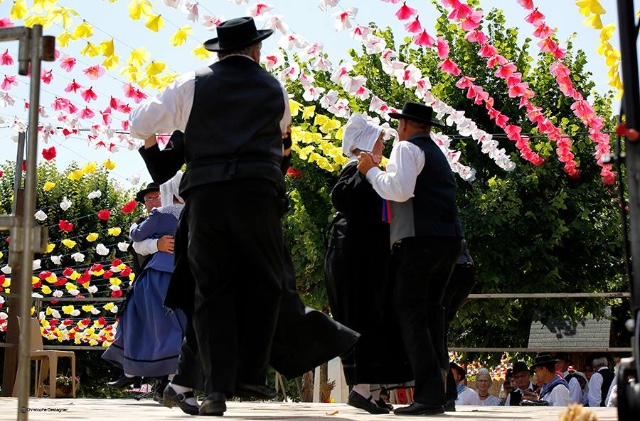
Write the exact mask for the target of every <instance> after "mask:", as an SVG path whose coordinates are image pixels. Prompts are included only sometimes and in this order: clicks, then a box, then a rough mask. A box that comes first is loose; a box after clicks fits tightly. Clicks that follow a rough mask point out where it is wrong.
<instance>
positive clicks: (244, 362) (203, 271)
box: [131, 17, 353, 415]
mask: <svg viewBox="0 0 640 421" xmlns="http://www.w3.org/2000/svg"><path fill="white" fill-rule="evenodd" d="M217 32H218V38H215V39H212V40H210V41H207V42H206V43H205V48H207V49H209V50H210V51H215V52H220V53H222V52H228V51H237V50H239V49H242V48H244V47H248V46H250V45H255V44H258V43H259V42H260V41H261V40H262V39H264V38H266V37H268V36H269V35H271V34H272V33H273V30H260V31H258V30H257V29H256V28H255V24H254V22H253V19H252V18H250V17H245V18H238V19H231V20H229V21H226V22H223V23H222V24H220V25H218V27H217ZM290 122H291V114H290V111H289V107H288V97H287V95H286V91H284V88H283V87H282V86H281V85H280V83H279V82H278V81H277V80H276V79H275V78H273V76H271V75H270V74H269V73H268V72H267V71H265V70H264V69H263V68H262V67H261V66H260V65H259V64H258V63H257V62H256V61H254V59H253V58H252V57H249V56H244V55H228V56H225V57H224V58H222V59H220V60H219V61H218V62H216V63H214V64H212V65H211V66H209V67H208V68H205V69H202V70H199V71H197V72H190V73H187V74H185V75H184V76H182V77H180V78H179V79H178V80H177V81H176V83H175V84H173V85H170V86H169V87H167V89H165V91H164V92H163V93H161V94H159V95H158V96H157V97H156V98H155V99H154V100H152V101H149V102H146V103H144V104H141V106H139V107H138V108H137V109H136V110H134V112H133V113H132V126H131V128H132V135H133V136H135V137H138V138H144V139H147V138H149V137H150V136H151V135H153V134H154V133H156V132H167V131H173V130H179V131H182V132H183V133H184V141H183V142H181V144H180V145H179V146H177V147H175V148H172V149H170V150H168V151H162V152H161V151H160V150H159V148H158V147H157V145H154V146H151V147H148V148H146V149H144V150H141V151H140V153H141V154H142V156H143V158H144V160H145V163H146V164H147V168H148V169H149V172H150V174H151V176H152V178H153V179H154V180H156V181H160V180H163V179H166V177H167V175H168V173H170V172H171V171H173V170H175V169H177V168H179V167H181V166H182V165H183V163H186V165H187V169H186V172H185V176H184V178H183V181H182V184H181V194H182V195H183V197H185V200H186V203H187V204H186V207H185V210H184V212H183V213H182V216H181V220H180V224H179V228H178V232H177V234H176V243H175V246H176V256H175V257H176V262H175V264H176V267H175V271H174V278H173V279H172V282H171V285H170V287H169V291H168V294H167V297H166V300H165V303H166V304H167V305H168V306H170V307H174V308H184V309H187V310H186V311H188V312H190V313H191V315H192V319H193V323H192V324H191V326H188V329H187V333H186V337H185V341H184V343H183V349H182V351H181V357H180V363H179V365H178V372H177V373H176V377H174V381H175V380H176V379H177V378H180V379H181V383H180V384H189V383H186V381H187V380H188V379H191V380H193V381H194V383H191V384H189V385H191V386H192V387H194V388H196V387H197V386H196V385H195V380H196V377H197V373H195V370H193V367H194V366H198V368H200V369H201V371H202V374H203V376H204V386H203V387H204V391H205V393H206V394H207V398H205V401H204V403H203V406H202V407H201V408H200V414H205V415H221V414H222V413H223V412H224V411H226V406H225V405H224V399H225V397H227V398H228V397H230V396H233V395H234V394H236V392H239V391H249V392H250V393H254V392H255V391H256V390H257V386H260V385H261V384H262V385H263V384H264V382H265V374H266V369H267V365H268V363H269V360H270V358H271V350H272V345H273V338H274V334H275V332H276V325H277V320H278V314H279V311H280V301H281V297H282V295H283V280H284V279H285V277H286V274H285V267H284V261H285V259H284V256H283V250H284V244H283V235H282V228H281V220H280V218H281V216H282V214H283V212H284V209H285V206H286V199H285V189H284V177H283V175H282V173H281V171H280V162H281V160H282V133H284V132H285V131H286V129H287V127H288V126H289V125H290ZM176 143H180V142H176ZM221 203H222V204H224V206H221V205H220V204H221ZM256 209H259V210H260V212H256ZM178 274H180V275H178ZM183 275H184V278H182V276H183ZM178 277H180V278H181V279H178ZM185 280H186V281H187V283H184V281H185ZM180 282H182V283H181V284H179V283H180ZM176 292H177V293H176ZM349 336H350V337H351V340H353V335H349ZM349 346H350V345H349ZM198 360H199V362H200V364H198ZM194 362H195V364H194ZM189 367H192V370H189ZM247 385H249V386H250V387H247ZM165 392H166V391H165ZM183 410H184V409H183ZM203 410H204V411H203Z"/></svg>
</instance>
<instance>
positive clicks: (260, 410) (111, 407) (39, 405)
mask: <svg viewBox="0 0 640 421" xmlns="http://www.w3.org/2000/svg"><path fill="white" fill-rule="evenodd" d="M583 411H591V413H592V414H594V415H596V417H597V420H598V421H609V420H617V419H618V415H617V411H616V408H583ZM565 412H567V408H560V407H500V406H492V407H484V406H459V407H458V408H457V411H456V412H447V413H446V414H443V415H438V416H435V417H431V418H436V419H441V420H447V421H473V420H483V421H508V420H536V421H538V420H540V421H552V420H553V421H558V420H559V419H560V416H561V415H562V414H563V413H565ZM17 418H18V400H17V398H0V421H5V420H7V421H8V420H16V419H17ZM180 418H190V416H189V415H187V414H184V413H183V412H182V411H181V410H180V409H179V408H177V407H176V408H172V409H169V408H165V407H163V406H161V405H159V404H158V403H156V402H154V401H153V400H150V399H145V400H140V401H136V400H135V399H48V398H32V399H31V400H30V401H29V411H28V419H30V420H42V421H52V420H61V421H62V420H65V421H66V420H71V421H73V420H89V419H91V420H96V419H101V420H109V421H143V420H144V421H146V420H154V421H156V420H158V421H161V420H170V419H180ZM407 418H408V419H409V420H411V419H415V418H414V417H398V416H396V415H394V414H389V415H371V414H368V413H366V412H364V411H360V410H358V409H356V408H353V407H351V406H348V405H347V404H344V403H335V404H331V403H287V402H229V403H228V404H227V412H226V413H225V415H224V419H225V420H252V421H263V420H287V421H296V420H305V421H311V420H332V421H347V420H373V419H375V420H396V421H397V420H398V419H407ZM584 420H587V418H584ZM563 421H571V420H563ZM576 421H577V420H576ZM591 421H593V418H592V419H591Z"/></svg>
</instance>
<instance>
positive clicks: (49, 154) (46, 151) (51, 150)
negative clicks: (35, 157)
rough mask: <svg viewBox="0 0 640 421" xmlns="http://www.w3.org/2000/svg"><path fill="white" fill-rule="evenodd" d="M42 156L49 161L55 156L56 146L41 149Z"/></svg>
mask: <svg viewBox="0 0 640 421" xmlns="http://www.w3.org/2000/svg"><path fill="white" fill-rule="evenodd" d="M42 157H43V158H44V159H46V160H47V161H51V160H52V159H53V158H55V157H56V148H55V146H52V147H50V148H49V149H43V150H42Z"/></svg>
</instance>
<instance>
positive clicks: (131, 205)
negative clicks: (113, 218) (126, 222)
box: [120, 200, 137, 213]
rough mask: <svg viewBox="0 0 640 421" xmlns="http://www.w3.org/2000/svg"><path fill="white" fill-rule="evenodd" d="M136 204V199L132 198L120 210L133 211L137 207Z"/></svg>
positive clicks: (124, 211)
mask: <svg viewBox="0 0 640 421" xmlns="http://www.w3.org/2000/svg"><path fill="white" fill-rule="evenodd" d="M136 206H137V203H136V201H135V200H132V201H130V202H129V203H127V204H125V205H124V206H123V207H122V208H120V210H121V211H122V213H131V212H133V211H134V210H135V209H136Z"/></svg>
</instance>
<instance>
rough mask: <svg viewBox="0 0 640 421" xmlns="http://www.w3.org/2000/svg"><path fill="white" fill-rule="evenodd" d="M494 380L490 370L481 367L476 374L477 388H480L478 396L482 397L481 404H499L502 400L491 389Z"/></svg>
mask: <svg viewBox="0 0 640 421" xmlns="http://www.w3.org/2000/svg"><path fill="white" fill-rule="evenodd" d="M491 384H492V380H491V374H490V373H489V370H487V369H486V368H481V369H480V370H478V374H476V389H478V398H480V405H483V406H499V405H501V404H502V401H501V400H500V399H499V398H497V397H495V396H493V395H491V394H490V393H489V389H490V388H491Z"/></svg>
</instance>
